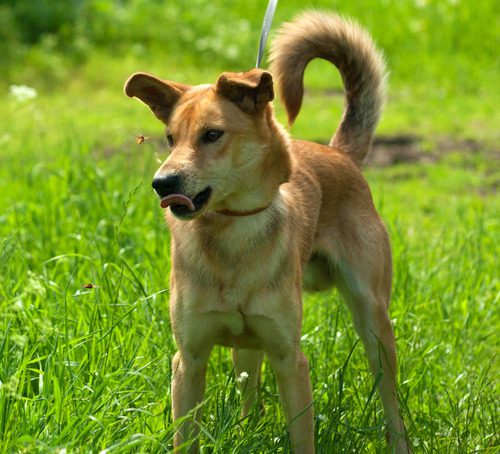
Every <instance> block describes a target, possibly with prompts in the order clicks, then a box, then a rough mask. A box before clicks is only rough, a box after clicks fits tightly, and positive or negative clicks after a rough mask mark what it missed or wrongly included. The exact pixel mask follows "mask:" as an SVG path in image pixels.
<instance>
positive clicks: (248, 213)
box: [216, 205, 271, 217]
mask: <svg viewBox="0 0 500 454" xmlns="http://www.w3.org/2000/svg"><path fill="white" fill-rule="evenodd" d="M270 206H271V205H266V206H265V207H260V208H255V210H249V211H233V210H217V211H216V213H219V214H223V215H224V216H238V217H242V216H252V215H253V214H257V213H261V212H262V211H264V210H267V209H268V208H269V207H270Z"/></svg>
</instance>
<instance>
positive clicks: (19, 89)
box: [9, 85, 38, 102]
mask: <svg viewBox="0 0 500 454" xmlns="http://www.w3.org/2000/svg"><path fill="white" fill-rule="evenodd" d="M9 93H10V95H11V96H12V97H13V98H14V99H15V100H16V101H17V102H25V101H29V100H30V99H34V98H36V97H37V96H38V93H37V91H36V90H35V89H34V88H31V87H28V86H27V85H11V86H10V88H9Z"/></svg>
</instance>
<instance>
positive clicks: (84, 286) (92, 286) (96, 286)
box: [82, 282, 99, 288]
mask: <svg viewBox="0 0 500 454" xmlns="http://www.w3.org/2000/svg"><path fill="white" fill-rule="evenodd" d="M82 288H99V286H98V285H94V284H91V283H90V282H89V283H88V284H84V285H83V286H82Z"/></svg>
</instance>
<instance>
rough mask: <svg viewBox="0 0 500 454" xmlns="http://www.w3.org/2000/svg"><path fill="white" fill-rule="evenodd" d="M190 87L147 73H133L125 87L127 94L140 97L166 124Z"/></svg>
mask: <svg viewBox="0 0 500 454" xmlns="http://www.w3.org/2000/svg"><path fill="white" fill-rule="evenodd" d="M188 89H189V86H188V85H183V84H179V83H177V82H170V81H163V80H161V79H158V78H157V77H155V76H152V75H151V74H147V73H135V74H132V76H130V77H129V79H128V80H127V82H125V87H124V91H125V94H126V95H127V96H130V97H131V98H132V97H134V96H135V97H136V98H139V99H140V100H141V101H142V102H143V103H144V104H147V105H148V106H149V108H150V109H151V110H152V111H153V113H154V114H155V115H156V117H157V118H158V119H159V120H161V121H162V122H163V123H165V124H166V123H167V122H168V119H169V118H170V114H171V113H172V109H173V107H174V105H175V103H176V102H177V101H178V100H179V98H180V97H181V96H182V94H183V93H184V92H185V91H186V90H188Z"/></svg>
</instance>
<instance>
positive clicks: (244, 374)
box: [236, 371, 248, 383]
mask: <svg viewBox="0 0 500 454" xmlns="http://www.w3.org/2000/svg"><path fill="white" fill-rule="evenodd" d="M247 380H248V372H245V371H243V372H242V373H241V374H240V375H239V377H238V378H237V379H236V381H237V382H238V383H244V382H246V381H247Z"/></svg>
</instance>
